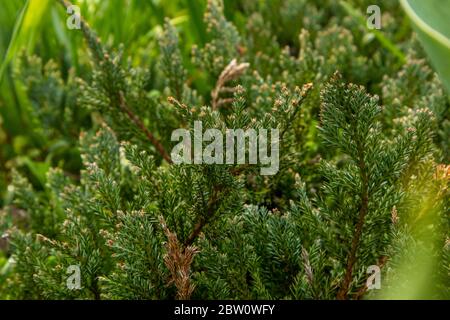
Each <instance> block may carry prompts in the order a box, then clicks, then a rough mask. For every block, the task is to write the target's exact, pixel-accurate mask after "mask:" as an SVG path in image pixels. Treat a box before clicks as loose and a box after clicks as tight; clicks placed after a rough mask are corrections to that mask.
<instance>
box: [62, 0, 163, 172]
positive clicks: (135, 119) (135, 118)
mask: <svg viewBox="0 0 450 320" xmlns="http://www.w3.org/2000/svg"><path fill="white" fill-rule="evenodd" d="M58 1H59V3H61V4H62V5H63V6H64V7H65V8H69V7H70V6H71V5H72V4H71V3H70V2H69V1H67V0H58ZM80 24H81V28H82V31H83V33H84V36H85V38H86V39H87V41H88V43H89V44H93V45H94V47H91V46H90V48H91V50H92V51H93V53H94V54H95V55H96V58H97V59H99V60H106V61H107V62H108V63H110V64H113V62H112V61H111V59H110V56H109V55H108V54H100V53H99V52H103V51H104V50H103V48H102V47H101V42H100V39H99V38H97V37H94V36H93V32H92V30H91V29H90V27H89V25H88V24H87V23H86V21H84V20H83V19H82V18H81V17H80ZM117 101H118V104H119V107H120V109H121V110H122V111H123V112H124V113H125V114H126V115H127V117H128V118H129V119H130V120H131V121H132V122H133V123H134V124H135V125H136V126H137V127H138V128H139V129H140V130H141V131H142V132H143V133H144V135H145V136H146V137H147V139H148V140H149V141H150V143H151V144H152V145H153V146H154V147H155V148H156V151H157V152H158V153H159V154H160V155H161V156H162V157H163V159H164V160H166V161H167V162H168V163H170V164H171V163H172V159H171V157H170V155H169V154H168V153H167V151H166V150H165V149H164V147H163V145H162V144H161V142H160V141H159V140H158V139H156V138H155V136H154V135H153V134H152V133H151V132H150V131H149V130H148V129H147V127H146V126H145V125H144V123H143V122H142V121H141V119H140V118H139V117H138V116H137V115H136V114H134V113H133V111H132V110H131V109H130V108H129V106H128V104H127V102H126V99H125V97H124V95H123V92H119V94H118V97H117Z"/></svg>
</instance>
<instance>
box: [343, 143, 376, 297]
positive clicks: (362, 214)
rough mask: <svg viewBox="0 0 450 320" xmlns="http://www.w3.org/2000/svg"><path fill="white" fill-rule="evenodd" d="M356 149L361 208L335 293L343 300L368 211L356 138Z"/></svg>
mask: <svg viewBox="0 0 450 320" xmlns="http://www.w3.org/2000/svg"><path fill="white" fill-rule="evenodd" d="M357 150H358V168H359V171H360V175H361V182H362V186H361V208H360V210H359V216H358V222H357V224H356V227H355V234H354V235H353V239H352V247H351V249H350V254H349V256H348V259H347V267H346V271H345V276H344V281H343V283H342V285H341V288H340V290H339V292H338V294H337V299H339V300H344V299H345V298H346V297H347V293H348V290H349V287H350V283H351V282H352V275H353V267H354V265H355V263H356V252H357V251H358V247H359V243H360V239H361V235H362V229H363V227H364V220H365V218H366V215H367V213H368V211H369V177H368V173H367V167H366V162H365V160H364V147H363V145H362V144H361V142H360V141H359V140H358V143H357Z"/></svg>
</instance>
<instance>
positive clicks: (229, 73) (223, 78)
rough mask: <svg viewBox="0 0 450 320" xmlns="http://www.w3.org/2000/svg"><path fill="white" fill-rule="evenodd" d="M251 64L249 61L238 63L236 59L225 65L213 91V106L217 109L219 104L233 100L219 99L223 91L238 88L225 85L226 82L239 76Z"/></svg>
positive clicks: (231, 90) (232, 90)
mask: <svg viewBox="0 0 450 320" xmlns="http://www.w3.org/2000/svg"><path fill="white" fill-rule="evenodd" d="M249 66H250V64H249V63H239V64H238V63H237V61H236V59H233V60H231V62H230V63H229V64H228V65H227V66H226V67H225V69H224V70H223V71H222V73H221V74H220V76H219V79H218V80H217V83H216V86H215V88H214V90H213V91H212V92H211V98H212V102H211V104H212V108H213V110H216V109H217V108H218V107H219V106H221V105H224V104H227V103H231V102H233V99H219V94H220V93H221V92H234V91H235V90H236V88H230V87H225V84H226V83H227V82H229V81H231V80H235V79H237V78H239V77H240V76H241V75H242V74H243V73H244V72H245V70H247V68H248V67H249Z"/></svg>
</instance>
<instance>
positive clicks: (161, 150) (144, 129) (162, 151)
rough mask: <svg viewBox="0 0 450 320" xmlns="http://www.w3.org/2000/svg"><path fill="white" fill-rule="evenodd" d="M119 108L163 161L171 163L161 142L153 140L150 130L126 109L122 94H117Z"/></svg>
mask: <svg viewBox="0 0 450 320" xmlns="http://www.w3.org/2000/svg"><path fill="white" fill-rule="evenodd" d="M119 107H120V109H121V110H122V111H123V112H125V113H126V114H127V116H128V118H130V120H131V121H133V123H134V124H135V125H136V126H138V127H139V129H141V131H142V132H143V133H144V134H145V136H146V137H147V139H148V140H149V141H150V143H151V144H153V146H154V147H155V148H156V150H157V151H158V153H159V154H160V155H161V156H162V157H163V159H164V160H166V161H167V162H168V163H172V159H171V157H170V155H169V154H168V153H167V151H166V149H164V147H163V145H162V144H161V142H160V141H159V140H158V139H156V138H155V136H154V135H153V134H152V133H151V132H150V130H148V129H147V127H146V126H145V125H144V124H143V123H142V121H141V119H139V117H138V116H136V115H135V114H134V113H133V111H131V109H130V108H129V107H128V105H127V103H126V101H125V97H124V96H123V93H122V92H119Z"/></svg>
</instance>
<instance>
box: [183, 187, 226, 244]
mask: <svg viewBox="0 0 450 320" xmlns="http://www.w3.org/2000/svg"><path fill="white" fill-rule="evenodd" d="M218 202H219V187H214V188H213V193H212V195H211V198H210V199H209V201H208V205H207V207H206V214H205V215H203V216H202V217H201V218H200V220H199V221H198V222H197V223H196V225H195V227H194V230H192V232H191V234H190V235H189V237H188V238H187V240H186V241H185V242H184V247H185V248H187V247H189V246H190V245H192V244H193V243H194V241H195V240H196V239H197V237H198V236H199V235H200V232H202V230H203V228H204V227H205V226H206V225H207V224H208V223H209V221H211V218H212V217H213V216H214V214H215V213H216V210H217V204H218Z"/></svg>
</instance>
